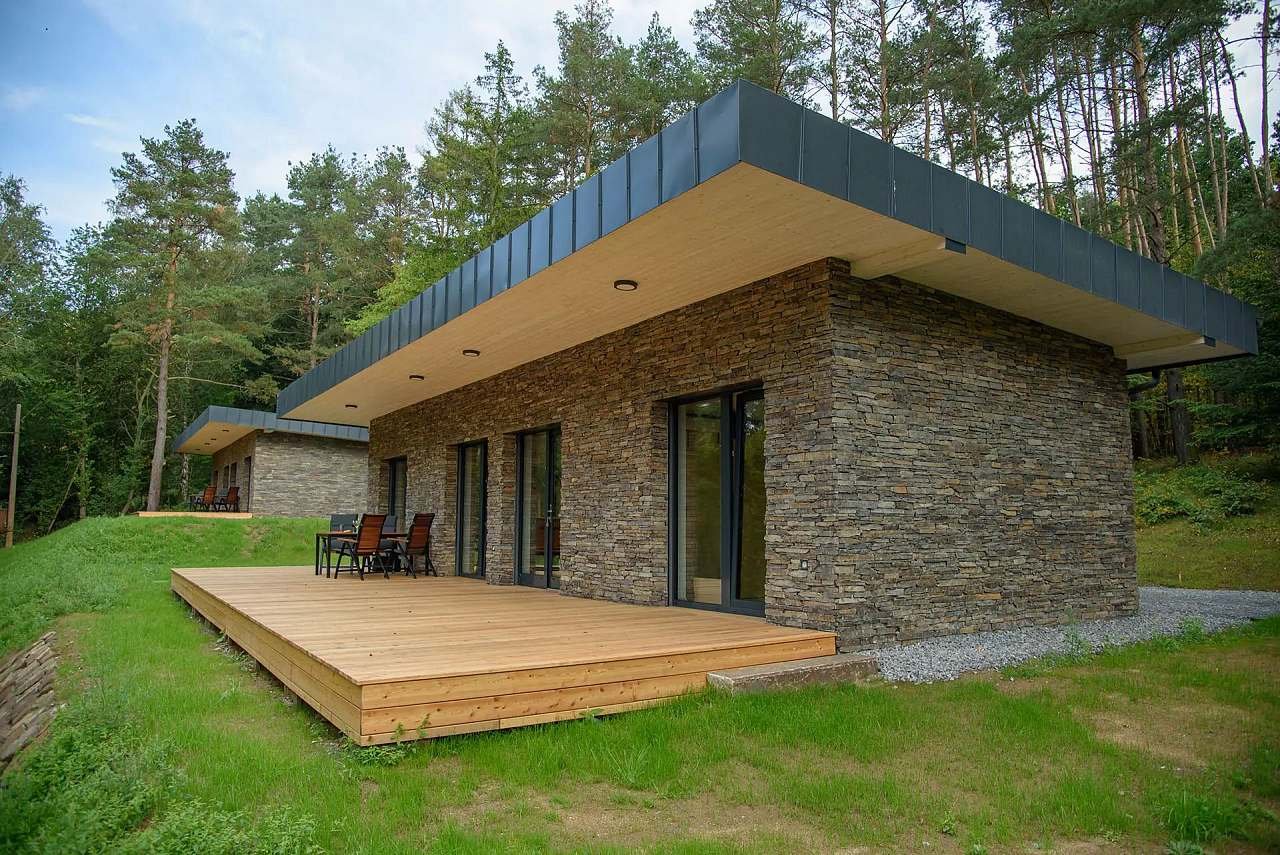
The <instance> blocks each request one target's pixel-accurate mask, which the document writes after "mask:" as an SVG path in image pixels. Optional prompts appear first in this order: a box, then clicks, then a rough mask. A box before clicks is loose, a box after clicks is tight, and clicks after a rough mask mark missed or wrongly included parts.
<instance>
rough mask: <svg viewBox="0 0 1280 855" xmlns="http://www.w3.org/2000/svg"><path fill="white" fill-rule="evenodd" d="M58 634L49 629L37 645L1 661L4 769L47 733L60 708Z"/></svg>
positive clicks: (0, 734) (0, 729) (0, 737)
mask: <svg viewBox="0 0 1280 855" xmlns="http://www.w3.org/2000/svg"><path fill="white" fill-rule="evenodd" d="M55 638H56V636H55V635H54V633H53V632H52V631H50V632H46V633H45V634H44V635H42V636H40V638H39V639H38V640H37V641H36V643H35V644H33V645H31V646H30V647H28V648H26V649H25V650H19V651H17V652H16V653H12V654H10V655H9V656H6V657H5V658H4V659H3V661H0V771H4V768H5V767H6V766H8V765H9V762H10V761H11V760H12V759H13V757H14V755H16V754H17V753H18V752H19V751H21V750H22V749H23V748H25V747H27V746H28V745H30V744H31V743H32V742H34V741H35V740H36V739H37V738H38V737H39V736H40V734H42V733H44V731H45V728H47V727H48V726H49V722H51V721H52V720H53V717H54V715H55V714H56V713H57V711H58V698H57V695H56V693H55V692H54V678H55V676H56V674H57V672H58V651H57V647H56V645H55Z"/></svg>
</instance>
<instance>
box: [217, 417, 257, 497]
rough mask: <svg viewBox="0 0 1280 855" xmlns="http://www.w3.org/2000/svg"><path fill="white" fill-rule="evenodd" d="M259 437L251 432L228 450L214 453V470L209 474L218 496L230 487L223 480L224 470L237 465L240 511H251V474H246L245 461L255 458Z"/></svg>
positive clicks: (229, 446) (236, 481) (254, 432)
mask: <svg viewBox="0 0 1280 855" xmlns="http://www.w3.org/2000/svg"><path fill="white" fill-rule="evenodd" d="M257 435H258V434H257V432H256V431H250V432H249V433H247V434H245V435H244V436H242V437H240V438H239V439H237V440H236V441H235V442H233V443H231V444H230V445H228V446H227V447H226V448H223V449H220V450H219V451H216V452H214V455H213V469H212V470H211V471H210V473H209V477H210V479H211V480H212V481H213V483H214V484H216V485H217V487H218V495H222V494H223V493H224V492H226V489H227V486H228V485H227V483H226V480H225V479H224V478H223V475H222V469H223V467H224V466H230V465H231V464H232V463H234V464H236V478H235V482H234V483H236V484H238V485H239V486H240V510H242V511H248V510H250V507H249V498H250V489H249V488H250V484H249V480H250V475H251V473H248V474H246V473H245V471H244V460H245V458H246V457H248V458H252V457H253V456H254V440H255V438H256V437H257Z"/></svg>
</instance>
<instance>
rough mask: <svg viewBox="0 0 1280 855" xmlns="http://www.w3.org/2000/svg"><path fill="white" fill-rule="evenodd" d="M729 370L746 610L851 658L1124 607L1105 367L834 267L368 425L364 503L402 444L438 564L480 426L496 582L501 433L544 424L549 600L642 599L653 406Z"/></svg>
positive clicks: (651, 531)
mask: <svg viewBox="0 0 1280 855" xmlns="http://www.w3.org/2000/svg"><path fill="white" fill-rule="evenodd" d="M619 299H627V297H626V295H624V294H620V295H619ZM752 383H759V384H761V385H762V386H763V388H764V404H765V426H766V439H765V490H766V496H767V509H766V520H765V522H766V543H765V553H766V554H765V558H766V563H767V577H766V592H765V597H766V601H765V610H766V617H767V618H768V619H769V620H772V621H775V622H778V623H785V624H790V625H797V626H808V627H816V628H825V629H832V630H835V631H837V632H838V633H839V636H840V644H841V647H842V648H844V649H852V648H856V647H861V646H871V645H874V644H879V643H883V642H887V641H891V640H895V639H909V638H917V637H921V636H927V635H935V634H944V633H951V632H963V631H971V630H976V629H987V628H995V627H1000V626H1011V625H1016V624H1024V623H1055V622H1061V621H1065V620H1068V619H1071V618H1073V617H1092V616H1100V615H1110V614H1116V613H1121V612H1125V611H1129V610H1131V609H1133V608H1134V607H1135V605H1136V589H1135V584H1136V583H1135V570H1134V559H1133V528H1132V517H1131V503H1132V498H1131V489H1132V487H1131V479H1130V474H1129V471H1130V470H1129V456H1128V441H1129V440H1128V428H1127V423H1126V421H1125V419H1126V415H1125V414H1126V399H1125V395H1124V390H1123V367H1122V364H1121V363H1120V362H1119V361H1118V360H1117V359H1115V358H1114V356H1112V355H1111V354H1110V352H1109V351H1108V350H1107V349H1106V348H1104V347H1103V346H1101V345H1097V344H1094V343H1090V342H1087V341H1084V340H1082V339H1078V338H1075V337H1073V336H1070V335H1068V334H1066V333H1062V332H1059V331H1056V330H1051V329H1049V328H1047V327H1043V326H1040V325H1037V324H1035V323H1032V322H1030V321H1025V320H1021V319H1018V318H1016V317H1013V316H1010V315H1007V314H1004V313H1001V312H997V311H994V310H991V309H988V308H985V307H982V306H979V305H977V304H974V303H969V302H966V301H963V300H960V299H957V298H953V297H950V296H948V295H945V294H941V293H939V292H935V291H931V290H929V289H926V288H923V287H919V286H915V285H910V284H907V283H896V282H894V283H886V282H875V283H868V282H862V281H859V280H856V279H854V278H853V277H851V276H850V274H849V269H848V265H847V264H846V263H845V262H842V261H839V260H836V259H825V260H821V261H817V262H814V263H811V264H808V265H804V266H802V267H800V268H797V269H795V270H791V271H788V272H786V273H782V274H779V275H777V276H773V277H770V278H768V279H765V280H762V281H759V282H755V283H752V284H750V285H746V286H744V287H742V288H738V289H736V290H734V291H731V292H728V293H725V294H722V295H720V296H718V297H714V298H712V299H709V300H705V301H703V302H700V303H697V304H694V305H691V306H687V307H684V308H681V309H678V310H676V311H673V312H670V313H668V314H665V315H662V316H660V317H657V318H653V319H651V320H649V321H645V322H643V323H640V324H636V325H635V326H632V327H629V328H627V329H624V330H620V331H618V332H615V333H611V334H609V335H605V336H602V337H600V338H598V339H595V340H593V341H590V342H587V343H585V344H582V345H579V346H577V347H574V348H570V349H568V350H565V351H562V352H560V353H557V354H553V355H551V356H548V357H545V358H543V359H540V360H537V361H534V362H531V363H528V364H526V365H523V366H519V367H517V368H515V369H512V370H510V371H507V372H504V373H501V374H498V375H495V376H494V377H491V378H487V379H485V380H482V381H479V382H477V383H474V384H471V385H469V386H466V387H464V388H461V389H457V390H454V391H452V392H449V393H446V394H444V395H440V396H438V397H436V398H432V399H430V400H427V401H423V402H420V403H418V404H415V405H413V406H410V407H407V408H405V409H403V410H400V411H397V412H395V413H391V414H388V415H387V416H384V417H381V418H379V419H376V420H374V422H373V424H372V425H371V427H370V444H369V462H368V466H369V469H368V475H369V484H370V491H369V506H370V509H375V510H376V509H380V508H385V507H386V500H387V495H386V490H387V461H388V460H389V459H392V458H396V457H402V456H403V457H405V458H407V460H408V490H407V505H408V507H407V510H408V512H410V513H412V512H414V511H433V512H435V513H436V515H437V516H436V526H435V530H434V539H433V558H434V560H435V563H436V565H437V567H438V568H440V570H441V571H442V572H453V570H454V567H455V563H454V536H455V530H454V525H455V519H456V511H457V448H458V445H459V444H461V443H465V442H472V441H476V440H485V441H487V443H488V485H487V486H488V507H487V512H488V525H487V544H486V569H487V579H488V581H489V582H490V583H496V584H504V583H511V582H512V581H513V576H514V561H515V491H516V434H517V433H518V432H520V431H523V430H529V429H533V428H538V427H544V426H547V425H552V424H557V425H559V426H560V428H561V431H562V433H561V436H562V505H561V514H562V521H561V548H562V551H561V566H562V569H561V593H563V594H568V595H577V596H588V597H599V598H606V599H612V600H620V601H626V602H637V603H646V604H655V605H657V604H665V603H667V602H669V585H668V557H667V555H668V550H667V535H668V502H667V499H668V410H669V405H668V403H667V402H668V401H669V400H670V399H673V398H676V397H682V396H688V395H692V394H697V393H703V392H714V391H717V390H719V389H722V388H726V387H732V386H739V385H746V384H752Z"/></svg>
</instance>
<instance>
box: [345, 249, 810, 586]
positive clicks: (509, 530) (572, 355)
mask: <svg viewBox="0 0 1280 855" xmlns="http://www.w3.org/2000/svg"><path fill="white" fill-rule="evenodd" d="M827 278H828V274H827V266H826V264H825V263H822V262H819V263H815V264H810V265H806V266H804V267H802V268H799V269H797V270H795V271H791V272H789V273H786V274H783V275H780V276H775V277H772V278H769V279H766V280H763V281H761V282H756V283H754V284H752V285H749V286H747V287H745V288H739V289H737V290H735V291H732V292H730V293H727V294H723V295H721V296H719V297H715V298H712V299H710V300H706V301H703V302H701V303H697V304H695V305H693V306H688V307H685V308H683V309H679V310H677V311H675V312H671V313H668V314H666V315H663V316H661V317H658V318H654V319H651V320H649V321H645V322H643V323H640V324H636V325H635V326H632V327H629V328H627V329H624V330H620V331H618V332H615V333H612V334H609V335H606V336H602V337H600V338H598V339H595V340H593V341H590V342H587V343H585V344H582V345H579V346H578V347H574V348H571V349H569V350H566V351H562V352H560V353H557V354H553V355H551V356H548V357H545V358H543V359H540V360H537V361H535V362H531V363H528V364H527V365H523V366H520V367H518V368H515V369H513V370H511V371H507V372H504V373H502V374H499V375H496V376H494V377H491V378H488V379H485V380H482V381H479V382H477V383H473V384H471V385H469V386H466V387H464V388H462V389H458V390H455V391H453V392H449V393H446V394H444V395H440V396H438V397H436V398H433V399H430V400H428V401H423V402H421V403H419V404H416V405H414V406H411V407H407V408H405V409H403V410H400V411H397V412H395V413H391V414H389V415H387V416H384V417H382V418H379V419H375V420H374V422H373V424H372V425H371V427H370V431H369V434H370V436H369V457H370V469H369V483H370V486H371V489H370V499H371V502H370V507H371V509H384V508H385V507H386V489H387V463H386V461H387V460H388V459H390V458H395V457H400V456H404V457H406V458H408V499H407V504H408V510H409V511H410V512H414V511H434V512H435V513H436V515H437V516H436V525H435V530H434V540H433V558H434V560H435V563H436V566H437V568H438V569H439V570H440V572H442V573H453V572H454V570H455V562H454V525H455V518H456V509H457V486H456V481H457V446H458V444H459V443H464V442H470V441H474V440H479V439H484V440H487V442H488V451H489V467H488V471H489V480H488V520H489V526H488V539H487V544H486V550H485V554H486V565H487V577H488V579H489V581H490V582H510V581H511V580H512V577H513V575H514V560H515V559H514V556H515V546H514V543H515V480H516V462H515V455H516V440H515V437H514V434H515V433H516V432H518V431H521V430H528V429H530V428H536V427H542V426H546V425H551V424H559V425H560V427H561V431H562V433H561V441H562V495H563V500H562V505H561V515H562V521H561V591H562V592H563V593H567V594H576V595H580V596H589V597H602V598H606V599H612V600H622V601H628V602H639V603H666V602H667V542H666V531H667V404H666V403H665V400H666V399H669V398H673V397H677V396H681V395H688V394H692V393H699V392H709V391H714V390H717V389H720V388H722V387H725V386H731V385H737V384H744V383H750V382H763V384H764V387H765V408H766V409H765V420H766V423H767V425H768V434H767V438H766V454H767V455H768V458H769V459H770V461H771V464H770V466H769V467H767V474H766V490H767V492H768V496H769V506H768V516H767V519H766V524H767V526H768V528H769V532H770V534H769V538H768V543H767V544H766V550H767V556H766V557H767V561H768V566H769V567H770V568H771V569H775V568H776V569H777V570H778V571H779V572H776V573H773V574H771V577H770V584H771V586H772V587H775V588H776V589H777V590H778V591H785V590H787V589H788V587H789V582H788V577H787V570H788V569H789V567H790V566H791V564H793V563H795V562H796V561H797V560H798V557H799V555H800V554H801V553H803V552H805V551H806V550H808V549H810V548H813V545H814V544H818V543H826V544H828V548H830V542H831V540H832V539H833V536H834V535H833V523H832V521H831V515H832V509H833V508H834V504H833V503H834V495H833V492H832V489H831V483H830V481H829V480H828V481H823V480H822V479H820V478H819V477H818V475H819V474H820V473H822V472H829V471H830V466H831V462H832V460H833V457H832V455H833V453H834V441H833V436H832V433H831V422H830V419H831V414H830V400H831V396H830V387H829V383H828V381H827V380H825V379H824V378H825V377H827V376H828V375H829V372H830V369H829V367H827V366H828V365H829V362H830V359H831V352H830V344H829V341H830V333H829V324H830V322H829V315H830V312H829V308H828V306H829V302H830V301H829V298H828V297H827V289H826V287H825V285H823V283H824V282H825V281H826V279H827ZM618 299H619V300H626V299H628V295H627V294H624V293H621V292H619V294H618Z"/></svg>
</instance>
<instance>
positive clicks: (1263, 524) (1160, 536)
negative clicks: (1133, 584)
mask: <svg viewBox="0 0 1280 855" xmlns="http://www.w3.org/2000/svg"><path fill="white" fill-rule="evenodd" d="M1135 486H1136V494H1137V495H1136V505H1137V508H1138V517H1139V521H1138V579H1139V581H1140V582H1141V583H1142V584H1145V585H1169V586H1172V587H1177V588H1232V589H1243V590H1256V591H1280V457H1278V456H1276V455H1270V454H1248V455H1240V456H1221V457H1211V456H1207V457H1205V458H1204V459H1203V460H1202V461H1200V462H1199V463H1198V464H1196V465H1195V466H1191V467H1184V468H1178V467H1175V466H1173V465H1172V464H1171V462H1170V461H1167V460H1162V461H1154V462H1144V463H1142V464H1141V465H1140V466H1139V469H1138V473H1137V478H1136V485H1135ZM1144 520H1145V522H1144Z"/></svg>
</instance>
